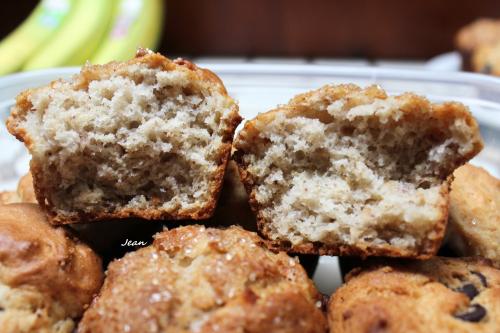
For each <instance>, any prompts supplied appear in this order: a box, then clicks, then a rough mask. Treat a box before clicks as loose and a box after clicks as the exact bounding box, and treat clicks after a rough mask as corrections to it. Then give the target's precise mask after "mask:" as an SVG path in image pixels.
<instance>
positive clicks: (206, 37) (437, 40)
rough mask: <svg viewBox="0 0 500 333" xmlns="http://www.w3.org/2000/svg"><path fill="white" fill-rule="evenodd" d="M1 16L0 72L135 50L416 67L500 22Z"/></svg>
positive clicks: (156, 0) (217, 5)
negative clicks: (477, 27) (475, 25)
mask: <svg viewBox="0 0 500 333" xmlns="http://www.w3.org/2000/svg"><path fill="white" fill-rule="evenodd" d="M0 15H1V19H0V38H2V42H1V43H0V74H7V73H11V72H15V71H21V70H27V69H37V68H45V67H57V66H71V65H80V64H82V63H83V62H84V61H85V60H87V59H89V60H90V61H91V62H92V63H102V62H107V61H110V60H112V59H116V60H122V59H127V58H130V57H131V56H132V55H133V54H134V51H135V49H136V47H137V46H145V47H149V48H152V49H155V50H159V51H160V52H162V53H164V54H166V55H168V56H170V57H176V56H184V57H187V58H197V57H216V58H221V57H222V58H227V57H231V58H232V59H227V60H228V61H230V60H232V61H235V60H237V59H244V60H248V59H250V60H252V59H255V58H261V57H264V58H266V59H267V58H269V57H272V58H280V59H281V60H283V61H287V60H288V61H291V60H297V59H298V60H300V61H306V62H311V61H312V62H314V61H316V60H318V59H319V60H321V59H325V58H326V59H333V60H335V59H337V60H362V61H367V62H369V63H375V64H377V63H378V62H380V61H386V60H388V61H389V62H392V61H396V62H398V61H402V65H403V66H405V65H409V66H411V65H414V64H418V63H420V62H423V61H426V60H429V59H431V58H432V57H435V56H437V55H440V54H443V53H446V52H450V51H452V50H454V49H455V48H456V45H455V43H454V41H455V35H456V33H457V31H458V30H459V29H460V28H461V27H463V26H465V25H466V24H468V23H470V22H472V21H474V20H475V19H477V18H480V17H500V1H498V0H477V1H451V0H443V1H432V0H420V1H398V0H381V1H368V0H350V1H341V0H309V1H304V0H252V1H234V0H233V1H232V0H182V1H181V0H171V1H167V0H163V1H162V0H43V1H36V0H22V1H7V2H4V3H3V10H2V11H1V14H0ZM498 39H499V40H500V37H498ZM219 60H220V59H219ZM268 60H272V59H268Z"/></svg>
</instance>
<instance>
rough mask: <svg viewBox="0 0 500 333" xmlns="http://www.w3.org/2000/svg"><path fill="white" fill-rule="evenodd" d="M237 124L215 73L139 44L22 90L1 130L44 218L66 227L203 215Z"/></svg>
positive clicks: (233, 106)
mask: <svg viewBox="0 0 500 333" xmlns="http://www.w3.org/2000/svg"><path fill="white" fill-rule="evenodd" d="M240 121H241V118H240V116H239V114H238V106H237V104H236V103H235V102H234V100H233V99H232V98H231V97H229V96H228V94H227V91H226V89H225V87H224V85H223V83H222V82H221V80H220V79H219V78H218V77H217V76H216V75H215V74H213V73H212V72H210V71H209V70H206V69H202V68H198V67H197V66H195V65H194V64H192V63H190V62H188V61H186V60H183V59H177V60H174V61H172V60H170V59H167V58H165V57H164V56H162V55H160V54H158V53H152V52H148V51H145V50H140V51H139V52H138V54H137V57H136V58H134V59H132V60H129V61H126V62H112V63H109V64H106V65H102V66H99V65H96V66H91V65H86V66H84V67H83V68H82V70H81V72H80V74H78V75H75V76H74V77H73V78H71V79H69V80H58V81H54V82H52V83H51V84H49V85H47V86H44V87H40V88H37V89H31V90H27V91H24V92H22V93H21V94H20V95H19V96H18V97H17V101H16V105H15V106H14V107H13V108H12V112H11V116H10V117H9V119H8V120H7V127H8V129H9V131H10V132H11V133H12V134H13V135H15V136H16V137H17V138H18V139H19V140H21V141H23V142H24V143H25V145H26V146H27V148H28V149H29V151H30V153H31V155H32V159H31V163H30V170H31V173H32V175H33V184H34V188H35V193H36V196H37V200H38V202H39V203H40V205H41V207H42V209H43V210H44V211H46V213H47V214H48V218H49V221H50V222H51V223H53V224H67V223H81V222H90V221H95V220H103V219H111V218H126V217H139V218H144V219H206V218H208V217H210V216H211V215H212V213H213V210H214V209H215V205H216V202H217V198H218V195H219V191H220V188H221V186H222V179H223V176H224V171H225V168H226V163H227V160H228V158H229V154H230V151H231V145H232V139H233V134H234V130H235V128H236V126H237V125H238V123H239V122H240Z"/></svg>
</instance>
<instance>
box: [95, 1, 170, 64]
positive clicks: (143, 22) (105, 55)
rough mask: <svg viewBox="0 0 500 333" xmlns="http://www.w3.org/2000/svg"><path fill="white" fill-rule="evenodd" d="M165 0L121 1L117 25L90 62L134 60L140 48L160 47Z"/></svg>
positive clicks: (116, 19)
mask: <svg viewBox="0 0 500 333" xmlns="http://www.w3.org/2000/svg"><path fill="white" fill-rule="evenodd" d="M162 19H163V0H121V1H119V3H118V5H117V6H116V9H115V14H114V20H113V22H114V23H113V26H112V27H111V30H110V31H109V33H108V35H107V36H106V38H105V40H104V41H103V42H102V43H101V45H100V47H99V48H98V49H97V51H96V52H95V54H94V55H93V56H92V57H91V60H90V62H91V63H94V64H102V63H106V62H109V61H113V60H117V61H119V60H127V59H130V58H131V57H132V56H133V55H134V54H135V52H136V50H137V48H138V47H144V48H148V49H152V50H154V49H156V47H157V45H158V41H159V38H160V34H161V27H162V21H163V20H162Z"/></svg>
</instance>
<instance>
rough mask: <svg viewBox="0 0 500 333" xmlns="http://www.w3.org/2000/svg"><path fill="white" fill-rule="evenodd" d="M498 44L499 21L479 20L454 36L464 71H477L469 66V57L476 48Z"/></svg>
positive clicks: (499, 33) (499, 39)
mask: <svg viewBox="0 0 500 333" xmlns="http://www.w3.org/2000/svg"><path fill="white" fill-rule="evenodd" d="M498 42H500V20H499V19H492V18H480V19H477V20H475V21H474V22H472V23H470V24H468V25H466V26H464V27H463V28H461V29H460V30H459V31H458V32H457V34H456V35H455V47H456V48H457V50H458V51H459V52H460V54H461V55H462V67H463V69H465V70H474V71H478V70H477V68H475V67H474V66H471V65H472V64H471V56H472V54H473V53H475V51H476V50H477V49H478V48H481V47H489V46H491V45H494V44H497V43H498Z"/></svg>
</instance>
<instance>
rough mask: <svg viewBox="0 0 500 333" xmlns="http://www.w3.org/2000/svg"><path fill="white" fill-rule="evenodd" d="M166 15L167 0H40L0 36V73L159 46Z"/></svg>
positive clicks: (127, 55) (118, 55)
mask: <svg viewBox="0 0 500 333" xmlns="http://www.w3.org/2000/svg"><path fill="white" fill-rule="evenodd" d="M162 18H163V0H41V1H40V3H39V4H38V6H37V7H36V8H35V9H34V10H33V12H32V13H31V14H30V16H29V17H28V18H27V19H26V20H25V21H24V22H23V23H22V24H21V25H20V26H19V27H18V28H17V29H16V30H15V31H13V32H12V33H11V34H9V35H8V36H7V37H5V38H4V39H3V40H2V41H0V75H4V74H8V73H12V72H16V71H19V70H33V69H40V68H49V67H60V66H73V65H82V64H84V63H85V62H86V61H87V60H90V61H91V62H92V63H105V62H108V61H111V60H125V59H129V58H131V57H132V56H133V55H134V53H135V51H136V49H137V47H147V48H150V49H155V47H156V45H157V43H158V40H159V36H160V33H161V26H162Z"/></svg>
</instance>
